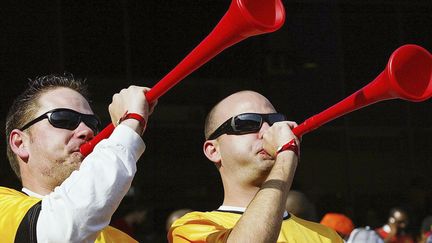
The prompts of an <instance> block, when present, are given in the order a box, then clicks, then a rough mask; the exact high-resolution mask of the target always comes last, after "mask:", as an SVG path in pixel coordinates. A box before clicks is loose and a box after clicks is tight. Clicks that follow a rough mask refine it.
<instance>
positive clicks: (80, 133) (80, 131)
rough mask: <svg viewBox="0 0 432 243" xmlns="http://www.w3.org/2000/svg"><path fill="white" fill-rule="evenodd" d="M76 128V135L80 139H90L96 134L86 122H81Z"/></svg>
mask: <svg viewBox="0 0 432 243" xmlns="http://www.w3.org/2000/svg"><path fill="white" fill-rule="evenodd" d="M75 130H76V136H77V137H78V138H80V139H84V140H85V141H89V140H90V139H92V138H93V137H94V136H95V134H94V132H93V130H92V129H91V128H90V127H88V126H87V125H86V124H85V123H84V122H81V123H80V124H79V125H78V127H77V128H76V129H75Z"/></svg>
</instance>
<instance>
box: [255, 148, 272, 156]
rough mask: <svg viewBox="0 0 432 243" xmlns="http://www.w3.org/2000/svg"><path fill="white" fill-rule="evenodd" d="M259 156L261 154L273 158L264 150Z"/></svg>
mask: <svg viewBox="0 0 432 243" xmlns="http://www.w3.org/2000/svg"><path fill="white" fill-rule="evenodd" d="M258 154H261V155H267V156H269V157H271V155H270V154H269V153H267V151H265V150H264V149H261V150H260V151H259V152H258Z"/></svg>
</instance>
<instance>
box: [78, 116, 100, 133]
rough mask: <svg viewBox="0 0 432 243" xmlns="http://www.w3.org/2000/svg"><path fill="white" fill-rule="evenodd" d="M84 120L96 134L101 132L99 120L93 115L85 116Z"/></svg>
mask: <svg viewBox="0 0 432 243" xmlns="http://www.w3.org/2000/svg"><path fill="white" fill-rule="evenodd" d="M82 120H83V122H84V124H86V125H87V126H88V127H89V128H90V129H91V130H93V132H94V133H97V132H98V131H99V119H98V118H96V116H93V115H83V117H82Z"/></svg>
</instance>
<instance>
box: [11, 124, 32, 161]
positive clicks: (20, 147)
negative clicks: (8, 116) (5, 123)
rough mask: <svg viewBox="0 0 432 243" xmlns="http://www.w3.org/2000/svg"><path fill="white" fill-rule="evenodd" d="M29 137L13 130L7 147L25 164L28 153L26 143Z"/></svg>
mask: <svg viewBox="0 0 432 243" xmlns="http://www.w3.org/2000/svg"><path fill="white" fill-rule="evenodd" d="M28 139H29V137H28V135H27V134H25V133H24V132H22V131H20V130H18V129H14V130H12V132H11V134H10V135H9V146H10V147H11V150H12V151H13V152H14V153H15V154H16V155H17V156H18V157H19V158H20V159H21V160H22V161H24V162H27V160H28V158H29V153H28V150H27V146H26V141H28Z"/></svg>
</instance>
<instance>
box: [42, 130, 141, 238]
mask: <svg viewBox="0 0 432 243" xmlns="http://www.w3.org/2000/svg"><path fill="white" fill-rule="evenodd" d="M144 150H145V144H144V142H143V140H142V138H141V137H140V136H139V135H138V134H137V133H136V132H135V131H133V130H132V129H131V128H129V127H128V126H125V125H119V126H117V127H116V128H115V130H114V132H113V133H112V135H111V136H110V137H109V138H108V139H105V140H103V141H101V142H100V143H99V144H98V145H97V146H96V147H95V148H94V151H93V152H92V153H91V154H90V155H88V156H87V157H86V158H85V159H84V160H83V162H82V164H81V167H80V169H79V170H78V171H74V172H73V173H72V174H71V176H70V177H69V178H67V179H66V180H65V181H64V182H63V183H62V184H61V185H60V186H58V187H56V188H55V190H54V192H52V193H50V194H49V195H47V196H45V197H44V198H43V199H42V210H41V212H40V215H39V219H38V222H37V229H36V233H37V239H38V242H94V241H95V239H96V238H97V236H98V234H99V232H100V231H101V230H102V229H103V228H105V227H106V226H108V224H109V221H110V219H111V216H112V215H113V213H114V211H115V210H116V209H117V207H118V206H119V204H120V202H121V200H122V199H123V197H124V196H125V195H126V193H127V191H128V189H129V188H130V186H131V183H132V179H133V177H134V175H135V172H136V162H137V161H138V159H139V157H140V156H141V155H142V154H143V153H144Z"/></svg>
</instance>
